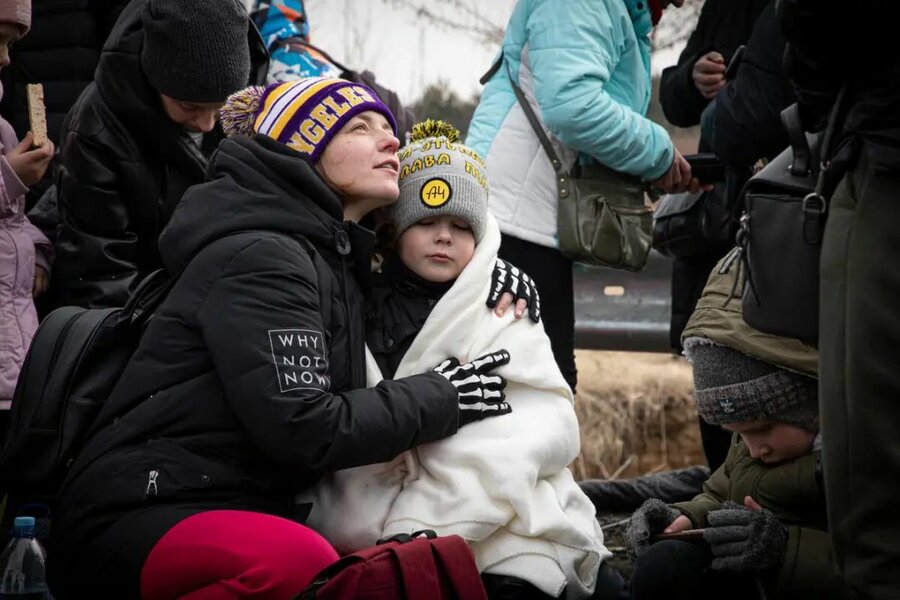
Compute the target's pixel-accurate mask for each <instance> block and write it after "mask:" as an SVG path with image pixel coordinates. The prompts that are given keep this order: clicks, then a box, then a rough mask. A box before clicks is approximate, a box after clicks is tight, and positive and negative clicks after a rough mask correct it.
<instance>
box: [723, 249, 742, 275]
mask: <svg viewBox="0 0 900 600" xmlns="http://www.w3.org/2000/svg"><path fill="white" fill-rule="evenodd" d="M742 250H743V249H742V248H741V247H740V246H735V247H734V248H732V249H731V252H729V253H728V256H727V257H726V258H725V260H724V261H723V262H722V266H721V267H720V268H719V275H724V274H725V273H727V272H728V271H730V270H731V265H733V264H734V261H736V260H738V259H739V258H740V257H741V252H742Z"/></svg>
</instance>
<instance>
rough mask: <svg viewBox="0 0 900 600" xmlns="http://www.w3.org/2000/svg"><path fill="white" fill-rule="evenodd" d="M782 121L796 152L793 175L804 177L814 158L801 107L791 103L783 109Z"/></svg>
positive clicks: (792, 148)
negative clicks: (804, 127)
mask: <svg viewBox="0 0 900 600" xmlns="http://www.w3.org/2000/svg"><path fill="white" fill-rule="evenodd" d="M781 123H782V124H783V125H784V128H785V129H786V130H787V134H788V140H789V141H790V144H791V150H792V151H793V154H794V159H793V161H792V162H791V167H790V169H791V175H794V176H795V177H804V176H805V175H807V174H808V173H809V171H810V169H811V168H812V166H813V158H812V153H811V152H810V150H809V142H808V141H807V139H806V133H805V132H804V131H803V124H802V122H801V121H800V108H799V106H798V105H797V104H791V105H790V106H788V107H787V108H786V109H784V110H783V111H781Z"/></svg>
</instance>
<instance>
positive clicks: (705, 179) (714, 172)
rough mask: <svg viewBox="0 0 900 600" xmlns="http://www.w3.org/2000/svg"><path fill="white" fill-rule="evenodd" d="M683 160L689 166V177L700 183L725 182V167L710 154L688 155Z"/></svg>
mask: <svg viewBox="0 0 900 600" xmlns="http://www.w3.org/2000/svg"><path fill="white" fill-rule="evenodd" d="M684 160H686V161H687V162H688V164H689V165H691V177H693V178H695V179H698V180H699V181H700V183H720V182H722V181H725V165H723V164H722V161H720V160H719V159H718V158H716V155H715V154H713V153H712V152H701V153H700V154H688V155H686V156H685V157H684Z"/></svg>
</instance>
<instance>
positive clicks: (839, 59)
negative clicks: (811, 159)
mask: <svg viewBox="0 0 900 600" xmlns="http://www.w3.org/2000/svg"><path fill="white" fill-rule="evenodd" d="M890 8H896V6H895V4H894V3H892V2H885V1H884V0H860V1H859V2H854V3H852V4H848V3H845V2H834V1H827V2H826V1H822V2H819V1H817V0H779V1H778V17H779V19H780V21H781V26H782V29H783V31H784V35H785V38H786V39H787V43H788V46H787V51H786V53H785V70H786V72H787V74H788V76H789V77H790V79H791V81H792V82H793V84H794V88H795V91H796V94H797V100H798V102H799V104H800V114H801V117H802V119H803V123H804V125H805V126H806V128H807V129H808V130H809V131H815V130H818V129H821V128H822V127H824V124H825V120H826V119H827V117H828V114H829V112H830V110H831V107H832V105H833V104H834V101H835V99H836V98H837V95H838V92H839V91H840V89H841V88H842V87H843V86H844V85H846V86H847V88H848V93H847V103H846V105H847V106H848V109H847V111H845V112H846V115H845V118H844V119H843V122H842V127H841V138H842V139H847V138H849V137H855V138H857V139H860V140H865V139H871V140H873V141H879V140H880V141H887V142H888V143H892V144H897V143H898V142H900V110H898V106H900V52H897V47H896V46H897V27H896V25H897V21H896V18H895V17H894V13H893V12H891V11H890Z"/></svg>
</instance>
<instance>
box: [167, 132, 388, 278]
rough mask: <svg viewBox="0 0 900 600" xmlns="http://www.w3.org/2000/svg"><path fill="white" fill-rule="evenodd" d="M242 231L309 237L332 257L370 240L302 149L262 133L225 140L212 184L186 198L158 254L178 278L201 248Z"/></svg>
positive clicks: (216, 159)
mask: <svg viewBox="0 0 900 600" xmlns="http://www.w3.org/2000/svg"><path fill="white" fill-rule="evenodd" d="M241 231H275V232H280V233H284V234H287V235H292V236H303V237H304V238H306V239H307V240H309V241H310V242H312V244H313V245H315V246H316V247H317V248H321V249H323V250H324V252H323V254H324V255H325V256H326V258H328V254H329V253H332V254H339V253H343V254H348V250H347V248H348V247H349V246H347V244H351V245H352V246H357V245H358V244H355V243H353V242H354V241H356V240H354V238H359V237H360V236H364V237H365V233H368V234H369V236H368V237H371V233H370V232H367V231H366V230H363V228H362V227H359V226H357V225H355V224H350V225H345V224H344V222H343V207H342V204H341V201H340V200H339V199H338V197H337V196H336V195H335V193H334V192H333V191H332V190H331V188H329V187H328V186H327V185H326V184H325V182H324V181H323V180H322V178H321V177H319V175H318V173H317V172H316V171H315V170H314V169H313V168H312V167H311V166H310V165H309V163H308V162H307V161H306V160H304V159H303V157H302V156H301V155H300V154H299V153H298V152H295V151H294V150H291V149H290V148H288V147H287V146H285V145H283V144H280V143H278V142H276V141H275V140H272V139H270V138H267V137H265V136H262V135H257V136H256V137H254V138H244V137H237V138H231V139H227V140H225V141H224V142H222V144H221V145H220V146H219V150H218V151H217V152H216V154H215V155H214V156H213V158H212V160H211V161H210V164H209V168H208V170H207V181H206V183H202V184H200V185H196V186H194V187H192V188H191V189H189V190H188V191H187V193H185V195H184V197H183V198H182V200H181V202H180V203H179V204H178V207H177V208H176V209H175V212H174V214H173V215H172V219H171V220H170V221H169V224H168V226H167V227H166V229H165V230H164V231H163V233H162V235H161V236H160V238H159V250H160V255H161V256H162V260H163V263H164V264H165V266H166V268H167V269H168V270H169V272H170V273H178V272H179V271H180V270H181V269H183V268H184V266H185V265H186V264H187V263H188V262H189V261H190V259H191V258H192V257H193V256H194V255H195V254H197V252H199V251H200V250H201V249H202V248H203V247H205V246H207V245H209V244H210V243H212V242H214V241H215V240H217V239H219V238H222V237H225V236H227V235H230V234H233V233H237V232H241ZM342 245H343V246H344V248H343V252H341V248H340V246H342Z"/></svg>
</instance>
